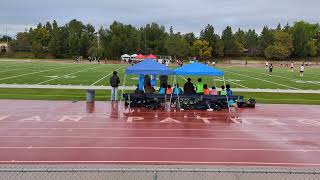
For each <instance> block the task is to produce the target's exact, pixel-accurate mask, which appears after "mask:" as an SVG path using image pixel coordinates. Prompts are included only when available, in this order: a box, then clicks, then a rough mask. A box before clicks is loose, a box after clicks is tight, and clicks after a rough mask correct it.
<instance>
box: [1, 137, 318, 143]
mask: <svg viewBox="0 0 320 180" xmlns="http://www.w3.org/2000/svg"><path fill="white" fill-rule="evenodd" d="M0 138H4V139H5V138H22V139H23V138H70V139H184V140H237V141H304V142H319V141H320V139H287V138H277V139H252V138H210V137H208V138H200V137H156V136H155V137H146V136H143V137H110V136H107V137H103V136H98V137H96V136H0Z"/></svg>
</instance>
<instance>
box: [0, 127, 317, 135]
mask: <svg viewBox="0 0 320 180" xmlns="http://www.w3.org/2000/svg"><path fill="white" fill-rule="evenodd" d="M69 129H72V130H109V131H207V132H262V133H315V134H316V133H320V131H285V130H283V131H273V130H271V131H268V130H265V131H261V130H247V129H246V130H221V129H179V128H174V129H163V128H162V129H155V128H154V129H143V128H141V129H139V128H0V130H33V131H35V130H69Z"/></svg>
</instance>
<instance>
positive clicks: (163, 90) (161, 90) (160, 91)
mask: <svg viewBox="0 0 320 180" xmlns="http://www.w3.org/2000/svg"><path fill="white" fill-rule="evenodd" d="M166 91H167V87H166V86H161V87H160V89H159V92H158V94H166Z"/></svg>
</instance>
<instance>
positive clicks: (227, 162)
mask: <svg viewBox="0 0 320 180" xmlns="http://www.w3.org/2000/svg"><path fill="white" fill-rule="evenodd" d="M0 163H11V164H24V163H32V164H41V163H46V164H48V163H49V164H50V163H58V164H60V163H77V164H80V163H81V164H86V163H90V164H100V163H107V164H108V163H115V164H118V163H120V164H121V163H133V164H136V163H139V164H143V163H146V164H149V163H150V164H184V165H188V164H194V165H197V164H204V165H208V164H217V165H219V164H226V165H229V164H237V165H273V166H276V165H277V166H280V165H283V166H320V164H315V163H285V162H283V163H281V162H280V163H267V162H239V161H236V162H233V161H223V162H217V161H208V162H205V161H19V160H17V161H16V160H12V161H0ZM73 169H74V168H73ZM26 171H27V169H26ZM102 172H103V171H102Z"/></svg>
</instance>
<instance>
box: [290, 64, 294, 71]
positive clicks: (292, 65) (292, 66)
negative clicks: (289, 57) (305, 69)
mask: <svg viewBox="0 0 320 180" xmlns="http://www.w3.org/2000/svg"><path fill="white" fill-rule="evenodd" d="M290 68H291V72H293V68H294V64H293V62H291V66H290Z"/></svg>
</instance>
